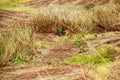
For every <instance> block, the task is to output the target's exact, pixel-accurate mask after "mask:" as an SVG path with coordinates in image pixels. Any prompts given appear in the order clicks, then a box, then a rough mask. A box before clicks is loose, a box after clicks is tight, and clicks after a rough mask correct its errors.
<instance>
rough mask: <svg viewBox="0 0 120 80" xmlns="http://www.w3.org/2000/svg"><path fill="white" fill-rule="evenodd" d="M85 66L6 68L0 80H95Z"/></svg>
mask: <svg viewBox="0 0 120 80" xmlns="http://www.w3.org/2000/svg"><path fill="white" fill-rule="evenodd" d="M84 68H85V67H84V65H72V66H59V67H52V68H47V67H42V68H39V67H28V66H22V67H8V68H7V67H5V68H2V69H0V71H1V74H0V80H48V79H49V80H86V79H87V80H93V79H92V78H91V77H89V76H87V74H86V72H85V71H84Z"/></svg>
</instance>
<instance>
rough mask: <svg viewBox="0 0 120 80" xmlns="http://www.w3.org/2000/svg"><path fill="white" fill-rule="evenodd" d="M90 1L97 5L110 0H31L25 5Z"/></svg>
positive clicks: (77, 3)
mask: <svg viewBox="0 0 120 80" xmlns="http://www.w3.org/2000/svg"><path fill="white" fill-rule="evenodd" d="M114 1H115V0H114ZM88 2H91V3H93V4H95V5H101V4H105V3H108V2H110V0H32V1H30V2H27V3H24V5H25V6H32V7H40V6H48V5H51V4H66V3H67V4H73V5H81V4H85V3H88Z"/></svg>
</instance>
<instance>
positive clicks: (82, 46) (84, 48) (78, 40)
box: [71, 35, 88, 53]
mask: <svg viewBox="0 0 120 80" xmlns="http://www.w3.org/2000/svg"><path fill="white" fill-rule="evenodd" d="M71 39H72V41H73V42H75V43H76V45H77V46H78V48H79V53H83V52H86V51H88V46H87V43H86V42H85V40H84V38H83V36H81V35H74V36H72V38H71Z"/></svg>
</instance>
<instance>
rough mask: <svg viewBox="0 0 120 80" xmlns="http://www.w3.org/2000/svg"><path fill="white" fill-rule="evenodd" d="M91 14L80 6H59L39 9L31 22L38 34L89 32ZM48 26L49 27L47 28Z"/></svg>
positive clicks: (91, 22) (91, 23) (92, 25)
mask: <svg viewBox="0 0 120 80" xmlns="http://www.w3.org/2000/svg"><path fill="white" fill-rule="evenodd" d="M92 17H93V16H92V13H91V12H90V11H88V10H85V9H84V8H82V7H81V6H72V5H61V6H55V5H54V6H49V7H41V8H40V10H39V13H38V15H37V16H36V17H35V19H34V20H33V22H34V23H35V26H36V27H37V28H36V29H37V30H38V31H39V32H55V33H57V32H59V30H60V28H61V27H63V30H64V31H65V30H68V31H69V32H70V33H81V32H86V33H87V32H90V31H91V30H92V28H93V27H94V24H93V21H92ZM48 26H49V27H48Z"/></svg>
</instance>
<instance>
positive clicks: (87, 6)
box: [85, 3, 94, 10]
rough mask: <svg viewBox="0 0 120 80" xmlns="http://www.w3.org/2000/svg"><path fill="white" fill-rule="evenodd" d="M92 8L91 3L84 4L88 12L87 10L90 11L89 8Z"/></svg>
mask: <svg viewBox="0 0 120 80" xmlns="http://www.w3.org/2000/svg"><path fill="white" fill-rule="evenodd" d="M93 7H94V5H93V4H92V3H86V5H85V8H86V9H87V10H89V9H91V8H93Z"/></svg>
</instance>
